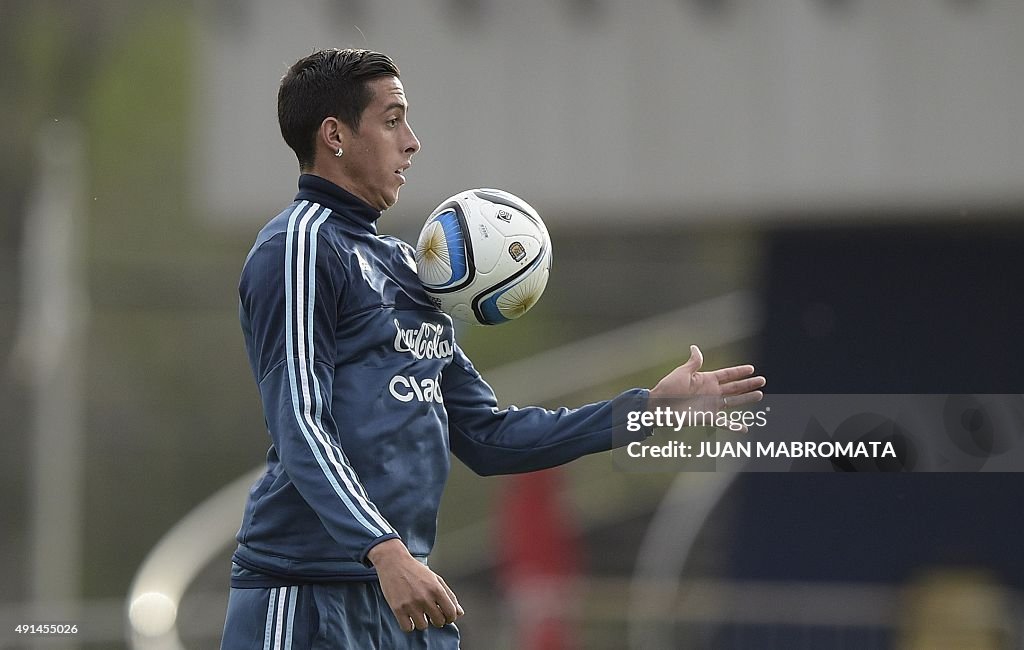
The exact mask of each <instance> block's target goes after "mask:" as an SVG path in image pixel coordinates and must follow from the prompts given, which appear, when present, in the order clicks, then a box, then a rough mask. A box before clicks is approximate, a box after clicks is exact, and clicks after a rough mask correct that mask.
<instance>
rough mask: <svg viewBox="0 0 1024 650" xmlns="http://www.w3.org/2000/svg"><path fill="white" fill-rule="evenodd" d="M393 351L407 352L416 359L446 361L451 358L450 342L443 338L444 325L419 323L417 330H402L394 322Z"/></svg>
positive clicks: (398, 324)
mask: <svg viewBox="0 0 1024 650" xmlns="http://www.w3.org/2000/svg"><path fill="white" fill-rule="evenodd" d="M395 330H396V333H395V351H396V352H408V353H409V354H411V355H412V356H413V357H414V358H416V359H447V358H448V357H450V356H452V342H451V341H450V340H449V339H448V337H447V336H445V333H444V325H438V324H436V323H420V326H419V328H417V329H411V328H408V329H407V328H403V327H402V325H401V324H400V323H399V322H398V320H397V319H396V320H395Z"/></svg>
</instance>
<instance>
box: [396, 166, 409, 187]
mask: <svg viewBox="0 0 1024 650" xmlns="http://www.w3.org/2000/svg"><path fill="white" fill-rule="evenodd" d="M410 167H412V163H411V162H407V163H405V164H404V165H402V166H401V167H399V168H398V169H396V170H395V174H396V175H397V176H398V177H399V178H400V179H402V182H403V183H404V182H405V172H406V171H407V170H408V169H409V168H410Z"/></svg>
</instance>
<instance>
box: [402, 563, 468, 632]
mask: <svg viewBox="0 0 1024 650" xmlns="http://www.w3.org/2000/svg"><path fill="white" fill-rule="evenodd" d="M434 577H435V578H436V582H435V583H434V585H432V586H429V587H428V588H427V589H425V590H424V592H423V593H422V596H421V597H420V598H415V599H413V600H410V601H408V602H407V603H405V605H403V606H400V607H398V608H397V609H394V610H393V613H394V615H395V619H396V620H397V621H398V625H399V627H401V628H402V631H404V632H412V631H413V630H425V629H427V628H428V627H429V626H431V625H432V626H434V627H444V626H445V625H447V624H449V623H454V622H455V619H457V618H458V617H460V616H462V615H463V614H465V613H466V612H465V610H464V609H462V606H461V605H459V601H458V598H456V596H455V592H454V591H452V590H451V588H450V587H449V586H448V585H447V584H446V583H445V581H444V580H443V579H442V578H441V576H439V575H437V574H434Z"/></svg>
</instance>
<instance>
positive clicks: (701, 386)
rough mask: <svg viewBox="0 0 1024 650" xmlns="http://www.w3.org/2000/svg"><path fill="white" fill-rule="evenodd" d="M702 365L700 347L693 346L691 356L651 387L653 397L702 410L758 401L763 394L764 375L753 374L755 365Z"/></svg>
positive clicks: (679, 405) (677, 405)
mask: <svg viewBox="0 0 1024 650" xmlns="http://www.w3.org/2000/svg"><path fill="white" fill-rule="evenodd" d="M703 365H704V355H703V354H701V351H700V348H698V347H697V346H696V345H691V346H690V358H689V359H688V360H687V361H686V363H684V364H683V365H681V366H679V367H678V368H676V369H675V370H673V371H672V372H670V373H669V374H667V375H665V377H663V378H662V379H661V381H659V382H658V383H657V385H656V386H655V387H654V388H652V389H651V394H650V399H651V400H664V401H667V402H668V403H669V404H671V405H672V406H673V407H675V408H683V405H686V406H694V405H696V407H697V408H700V409H702V410H714V411H717V410H721V409H725V408H734V407H737V406H743V405H745V404H751V403H753V402H758V401H760V400H761V398H763V397H764V393H762V392H761V390H760V389H761V388H762V387H764V385H765V378H764V377H761V376H760V375H758V376H754V366H751V365H749V364H747V365H742V366H731V367H729V368H722V369H721V370H711V371H707V372H702V371H701V366H703Z"/></svg>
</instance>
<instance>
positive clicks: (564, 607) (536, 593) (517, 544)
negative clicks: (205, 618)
mask: <svg viewBox="0 0 1024 650" xmlns="http://www.w3.org/2000/svg"><path fill="white" fill-rule="evenodd" d="M561 479H562V471H561V470H560V469H558V468H555V469H549V470H544V471H541V472H532V473H529V474H517V475H514V476H511V477H509V478H508V479H507V482H506V486H505V492H504V495H503V496H502V498H501V500H500V502H499V514H498V553H499V556H500V558H501V568H500V570H499V580H500V582H501V585H502V586H503V587H504V589H505V593H506V595H507V597H508V600H509V602H510V604H511V605H512V610H513V612H514V614H515V631H514V634H515V647H516V648H519V649H521V650H571V649H572V648H576V647H577V644H576V643H575V640H574V639H575V638H576V636H577V635H576V634H575V633H574V629H573V628H574V624H573V622H572V619H573V613H574V612H573V608H574V607H575V606H576V602H577V600H578V599H577V597H576V594H575V593H574V591H575V583H576V577H577V575H578V573H579V565H580V562H579V558H580V547H579V543H578V539H577V535H576V529H575V526H574V524H573V521H572V516H571V514H570V513H569V511H568V510H567V508H566V507H565V505H564V503H563V500H562V490H561Z"/></svg>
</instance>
